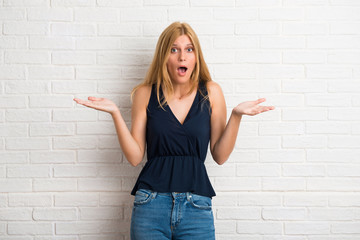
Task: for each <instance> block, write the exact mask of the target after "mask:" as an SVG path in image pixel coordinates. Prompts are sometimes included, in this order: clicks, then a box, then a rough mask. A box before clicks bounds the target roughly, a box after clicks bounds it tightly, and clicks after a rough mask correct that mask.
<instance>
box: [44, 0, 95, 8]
mask: <svg viewBox="0 0 360 240" xmlns="http://www.w3.org/2000/svg"><path fill="white" fill-rule="evenodd" d="M51 6H53V7H95V6H96V0H87V1H83V0H51Z"/></svg>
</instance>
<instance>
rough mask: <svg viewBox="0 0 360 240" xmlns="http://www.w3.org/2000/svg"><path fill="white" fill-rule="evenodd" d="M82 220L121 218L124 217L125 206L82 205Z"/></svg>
mask: <svg viewBox="0 0 360 240" xmlns="http://www.w3.org/2000/svg"><path fill="white" fill-rule="evenodd" d="M79 212H80V219H81V220H119V219H123V214H124V213H123V208H120V207H97V208H94V207H91V208H85V207H81V208H80V210H79Z"/></svg>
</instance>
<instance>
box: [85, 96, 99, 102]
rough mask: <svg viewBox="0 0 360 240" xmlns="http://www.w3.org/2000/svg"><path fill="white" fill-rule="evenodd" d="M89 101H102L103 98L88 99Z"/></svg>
mask: <svg viewBox="0 0 360 240" xmlns="http://www.w3.org/2000/svg"><path fill="white" fill-rule="evenodd" d="M88 99H89V100H92V101H100V100H102V98H97V97H91V96H90V97H88Z"/></svg>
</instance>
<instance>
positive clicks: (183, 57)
mask: <svg viewBox="0 0 360 240" xmlns="http://www.w3.org/2000/svg"><path fill="white" fill-rule="evenodd" d="M179 61H181V62H182V61H185V52H183V51H180V54H179Z"/></svg>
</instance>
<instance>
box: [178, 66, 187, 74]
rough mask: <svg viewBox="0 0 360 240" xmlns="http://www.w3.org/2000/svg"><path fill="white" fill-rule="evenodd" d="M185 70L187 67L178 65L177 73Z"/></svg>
mask: <svg viewBox="0 0 360 240" xmlns="http://www.w3.org/2000/svg"><path fill="white" fill-rule="evenodd" d="M186 70H187V67H179V68H178V71H179V73H185V72H186Z"/></svg>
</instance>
